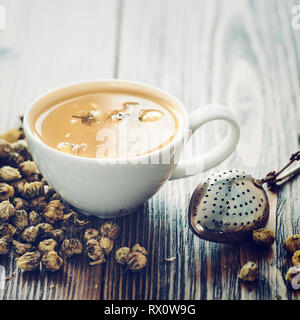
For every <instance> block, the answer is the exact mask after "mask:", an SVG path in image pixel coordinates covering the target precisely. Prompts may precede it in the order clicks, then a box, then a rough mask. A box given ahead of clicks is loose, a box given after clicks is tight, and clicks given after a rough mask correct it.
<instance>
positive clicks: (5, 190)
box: [0, 183, 15, 201]
mask: <svg viewBox="0 0 300 320" xmlns="http://www.w3.org/2000/svg"><path fill="white" fill-rule="evenodd" d="M14 193H15V191H14V188H13V187H12V186H10V185H9V184H7V183H0V201H3V200H7V199H9V198H11V197H13V196H14Z"/></svg>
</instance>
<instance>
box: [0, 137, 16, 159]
mask: <svg viewBox="0 0 300 320" xmlns="http://www.w3.org/2000/svg"><path fill="white" fill-rule="evenodd" d="M13 151H14V150H13V148H12V147H11V146H10V144H9V143H8V142H7V141H5V140H3V139H1V138H0V159H7V158H8V156H9V154H10V153H12V152H13Z"/></svg>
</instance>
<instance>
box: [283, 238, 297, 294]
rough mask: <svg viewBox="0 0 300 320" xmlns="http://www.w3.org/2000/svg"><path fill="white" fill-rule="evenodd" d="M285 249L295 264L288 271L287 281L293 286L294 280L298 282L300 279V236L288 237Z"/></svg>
mask: <svg viewBox="0 0 300 320" xmlns="http://www.w3.org/2000/svg"><path fill="white" fill-rule="evenodd" d="M284 248H285V249H286V251H287V252H288V253H289V254H291V255H292V259H291V261H292V264H293V267H290V268H289V269H288V271H287V273H286V275H285V279H286V281H287V282H288V283H290V284H291V285H293V280H294V279H296V280H297V279H299V277H300V234H295V235H292V236H290V237H288V238H287V239H286V240H285V241H284ZM297 284H298V285H299V284H300V281H299V280H298V281H297ZM298 287H299V286H298ZM294 289H296V288H294Z"/></svg>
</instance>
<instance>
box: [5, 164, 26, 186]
mask: <svg viewBox="0 0 300 320" xmlns="http://www.w3.org/2000/svg"><path fill="white" fill-rule="evenodd" d="M21 178H22V176H21V174H20V171H19V170H18V169H16V168H13V167H9V166H4V167H2V168H1V169H0V181H4V182H10V181H15V180H19V179H21Z"/></svg>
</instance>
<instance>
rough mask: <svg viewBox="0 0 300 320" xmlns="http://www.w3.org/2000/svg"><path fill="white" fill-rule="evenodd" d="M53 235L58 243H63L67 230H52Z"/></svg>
mask: <svg viewBox="0 0 300 320" xmlns="http://www.w3.org/2000/svg"><path fill="white" fill-rule="evenodd" d="M51 235H52V237H53V239H54V240H56V242H57V243H61V242H63V241H64V239H65V232H64V231H63V230H61V229H55V230H52V231H51Z"/></svg>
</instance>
